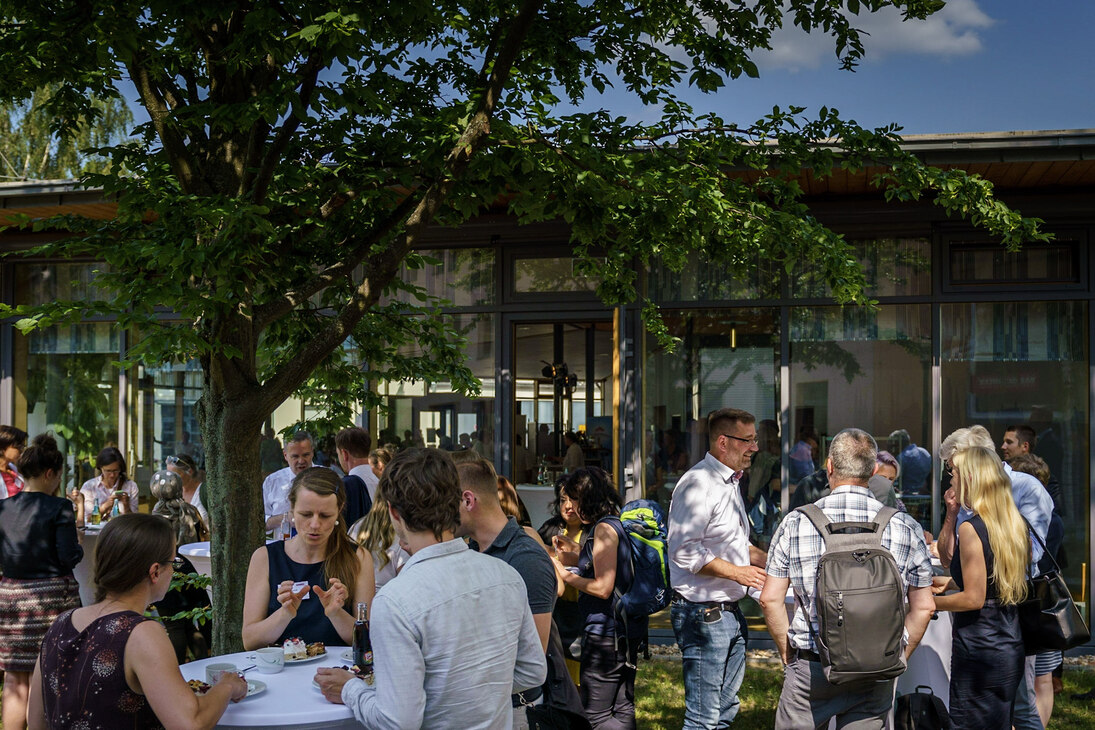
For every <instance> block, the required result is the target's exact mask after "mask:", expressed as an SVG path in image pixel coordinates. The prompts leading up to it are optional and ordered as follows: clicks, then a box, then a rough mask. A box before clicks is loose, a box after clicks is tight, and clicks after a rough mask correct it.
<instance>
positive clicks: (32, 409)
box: [13, 322, 124, 486]
mask: <svg viewBox="0 0 1095 730" xmlns="http://www.w3.org/2000/svg"><path fill="white" fill-rule="evenodd" d="M13 340H14V349H15V353H14V354H15V362H16V363H18V364H21V365H22V367H20V366H17V367H16V370H15V422H16V423H20V424H26V425H25V427H24V428H25V429H26V431H27V432H28V433H30V434H32V435H34V434H39V433H45V432H46V431H52V432H53V433H54V435H55V436H57V437H58V441H59V444H60V446H61V450H62V451H64V452H65V453H66V454H67V455H68V463H67V464H66V474H65V475H64V482H63V484H65V485H67V486H73V485H78V484H79V483H80V482H82V480H84V479H89V478H90V477H91V476H92V475H93V473H94V463H95V456H96V454H98V453H99V451H100V450H101V449H102V448H103V447H104V446H119V439H118V428H117V423H118V367H117V366H116V365H115V363H116V362H117V360H118V357H119V351H120V347H121V343H120V340H119V334H118V328H117V327H116V326H115V325H114V324H113V323H107V322H101V323H95V324H78V325H71V326H68V327H53V328H50V329H45V330H40V331H36V332H33V333H31V334H30V335H28V336H26V337H24V336H22V335H19V334H16V335H15V336H14V337H13ZM123 449H124V445H123Z"/></svg>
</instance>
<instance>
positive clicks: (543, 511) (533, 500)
mask: <svg viewBox="0 0 1095 730" xmlns="http://www.w3.org/2000/svg"><path fill="white" fill-rule="evenodd" d="M517 494H519V495H521V501H522V502H524V503H525V509H527V510H528V516H529V520H531V521H532V526H533V528H536V529H539V527H540V525H542V524H544V523H545V522H547V521H548V518H550V517H551V504H552V503H553V502H554V501H555V487H554V485H551V484H518V485H517Z"/></svg>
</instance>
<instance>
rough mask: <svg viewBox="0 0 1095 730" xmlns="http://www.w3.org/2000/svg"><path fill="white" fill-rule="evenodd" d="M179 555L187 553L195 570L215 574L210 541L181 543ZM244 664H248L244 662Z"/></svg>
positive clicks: (203, 573) (204, 573)
mask: <svg viewBox="0 0 1095 730" xmlns="http://www.w3.org/2000/svg"><path fill="white" fill-rule="evenodd" d="M178 553H179V555H185V556H186V557H187V558H189V559H190V562H191V563H193V564H194V570H196V571H198V572H199V573H201V574H202V575H208V576H210V577H212V576H213V562H212V558H211V557H210V556H211V553H210V552H209V541H208V540H207V541H205V542H191V543H187V544H186V545H180V546H179V550H178ZM243 666H245V667H246V666H247V665H246V664H244V665H243Z"/></svg>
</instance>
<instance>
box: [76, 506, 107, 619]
mask: <svg viewBox="0 0 1095 730" xmlns="http://www.w3.org/2000/svg"><path fill="white" fill-rule="evenodd" d="M101 529H103V526H102V525H88V526H87V529H85V530H84V534H83V537H81V538H80V544H81V545H82V546H83V548H84V557H83V559H81V560H80V562H79V563H77V564H76V567H75V568H73V569H72V575H73V577H74V578H76V582H77V583H78V584H79V585H80V603H81V604H83V605H84V606H90V605H91V604H93V603H95V544H96V543H97V542H98V541H99V531H100V530H101Z"/></svg>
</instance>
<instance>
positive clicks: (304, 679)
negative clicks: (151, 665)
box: [180, 646, 361, 730]
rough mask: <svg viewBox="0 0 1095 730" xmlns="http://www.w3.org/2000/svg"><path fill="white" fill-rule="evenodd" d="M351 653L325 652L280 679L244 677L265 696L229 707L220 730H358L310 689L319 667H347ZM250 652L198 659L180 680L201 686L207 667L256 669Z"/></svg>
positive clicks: (253, 673) (343, 710)
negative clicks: (225, 665) (347, 655)
mask: <svg viewBox="0 0 1095 730" xmlns="http://www.w3.org/2000/svg"><path fill="white" fill-rule="evenodd" d="M347 651H349V648H348V647H345V646H328V647H327V655H326V656H325V657H323V658H322V659H316V660H315V661H311V662H304V663H300V664H289V665H286V667H285V670H284V671H282V672H280V673H278V674H262V673H261V672H259V671H258V670H257V669H252V670H250V671H249V672H247V678H248V679H250V680H255V681H259V682H263V683H265V684H266V690H265V691H264V692H261V693H259V694H256V695H253V696H251V697H248V698H247V699H245V700H242V701H240V702H237V703H234V704H229V705H228V709H227V710H225V712H224V715H223V716H222V717H221V719H220V722H218V723H217V727H219V728H255V727H261V728H271V729H272V730H313V729H314V728H316V729H318V728H357V730H361V723H359V722H358V721H357V720H355V719H354V715H353V713H352V712H350V710H349V709H348V708H347V707H345V706H344V705H335V704H332V703H330V702H328V701H327V700H326V699H325V698H324V697H323V693H322V692H320V691H319V690H318V689H316V688H315V687H313V686H312V679H313V678H314V677H315V676H316V670H317V669H319V668H320V667H341V666H349V665H350V664H351V663H352V662H350V661H347V660H344V659H343V658H342V655H343V653H345V652H347ZM253 655H254V652H248V651H243V652H239V653H238V654H228V655H226V656H219V657H212V658H209V659H202V660H200V661H196V662H190V663H189V664H184V665H182V667H180V669H181V670H182V675H183V678H184V679H188V680H189V679H200V680H202V681H203V682H204V681H205V665H207V664H213V663H216V662H229V663H231V664H235V665H236V667H237V668H238V669H243V668H244V667H248V666H250V665H252V664H254V663H255V661H254V660H253V659H250V658H249V657H251V656H253Z"/></svg>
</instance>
